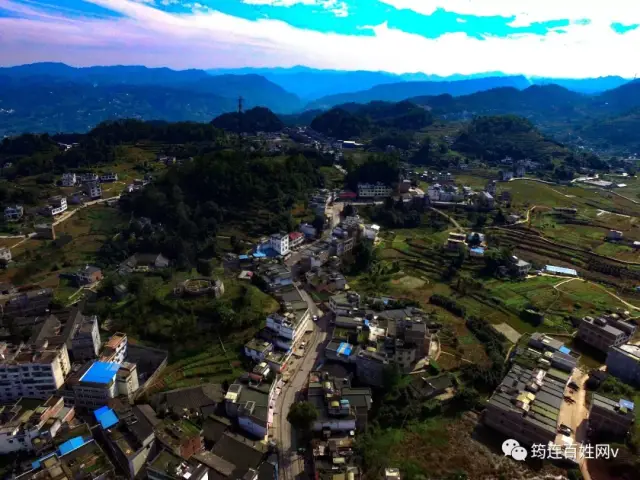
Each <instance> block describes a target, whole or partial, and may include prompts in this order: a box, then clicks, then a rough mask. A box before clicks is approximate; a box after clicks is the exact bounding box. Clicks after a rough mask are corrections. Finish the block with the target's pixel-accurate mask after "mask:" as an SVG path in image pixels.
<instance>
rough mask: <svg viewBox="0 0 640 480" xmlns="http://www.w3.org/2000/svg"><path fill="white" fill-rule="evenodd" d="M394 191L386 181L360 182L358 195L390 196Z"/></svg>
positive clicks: (369, 196) (367, 196)
mask: <svg viewBox="0 0 640 480" xmlns="http://www.w3.org/2000/svg"><path fill="white" fill-rule="evenodd" d="M392 193H393V188H391V187H390V186H389V185H385V184H384V183H359V184H358V197H360V198H375V197H388V196H390V195H391V194H392Z"/></svg>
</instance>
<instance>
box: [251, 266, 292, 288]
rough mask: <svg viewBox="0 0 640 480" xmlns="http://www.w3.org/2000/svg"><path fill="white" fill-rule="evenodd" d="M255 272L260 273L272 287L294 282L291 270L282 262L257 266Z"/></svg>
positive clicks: (263, 279)
mask: <svg viewBox="0 0 640 480" xmlns="http://www.w3.org/2000/svg"><path fill="white" fill-rule="evenodd" d="M255 274H256V275H258V276H259V277H260V278H261V279H262V281H264V282H265V284H266V285H267V286H268V287H269V288H270V289H275V288H279V287H285V286H288V285H291V284H293V275H292V273H291V270H290V269H289V268H287V267H286V266H285V265H282V264H280V263H264V264H261V265H259V266H258V267H257V268H256V270H255Z"/></svg>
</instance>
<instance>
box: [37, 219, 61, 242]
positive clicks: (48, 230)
mask: <svg viewBox="0 0 640 480" xmlns="http://www.w3.org/2000/svg"><path fill="white" fill-rule="evenodd" d="M34 228H35V232H36V238H38V239H42V240H55V239H56V230H55V226H54V225H53V224H52V223H40V224H38V225H36V226H35V227H34Z"/></svg>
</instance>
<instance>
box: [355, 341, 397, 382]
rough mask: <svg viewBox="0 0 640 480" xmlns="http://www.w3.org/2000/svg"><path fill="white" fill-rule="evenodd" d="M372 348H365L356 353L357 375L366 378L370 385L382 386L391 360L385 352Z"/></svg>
mask: <svg viewBox="0 0 640 480" xmlns="http://www.w3.org/2000/svg"><path fill="white" fill-rule="evenodd" d="M372 350H373V351H372ZM372 350H370V349H368V348H367V349H363V350H360V351H359V352H358V354H357V355H356V375H357V376H358V378H361V379H366V381H367V384H369V385H372V386H375V387H382V386H383V385H384V378H385V371H386V370H387V368H388V366H389V363H390V362H389V360H388V359H387V356H386V355H385V354H384V353H381V352H377V351H376V350H375V349H372Z"/></svg>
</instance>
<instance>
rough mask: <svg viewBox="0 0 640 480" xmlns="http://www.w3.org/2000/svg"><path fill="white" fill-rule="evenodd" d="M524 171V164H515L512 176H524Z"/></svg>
mask: <svg viewBox="0 0 640 480" xmlns="http://www.w3.org/2000/svg"><path fill="white" fill-rule="evenodd" d="M525 173H526V171H525V168H524V165H520V164H518V165H516V168H515V171H514V172H513V176H514V177H517V178H522V177H524V175H525Z"/></svg>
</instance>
